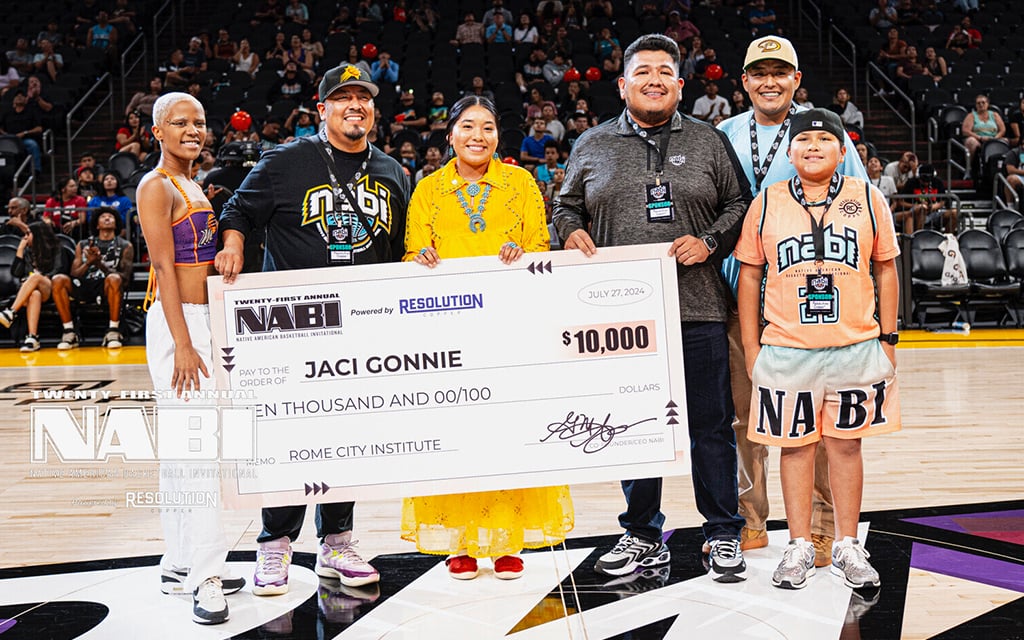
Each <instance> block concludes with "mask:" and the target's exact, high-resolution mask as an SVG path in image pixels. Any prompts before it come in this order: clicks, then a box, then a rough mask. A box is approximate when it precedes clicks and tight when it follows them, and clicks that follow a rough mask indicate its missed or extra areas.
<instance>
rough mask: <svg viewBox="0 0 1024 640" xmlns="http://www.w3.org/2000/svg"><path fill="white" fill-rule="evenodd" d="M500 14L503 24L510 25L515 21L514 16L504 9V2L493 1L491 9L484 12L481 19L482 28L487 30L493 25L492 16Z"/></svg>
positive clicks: (500, 0)
mask: <svg viewBox="0 0 1024 640" xmlns="http://www.w3.org/2000/svg"><path fill="white" fill-rule="evenodd" d="M498 14H501V15H502V16H503V17H504V20H505V24H508V25H511V24H512V23H513V21H514V20H515V16H513V15H512V12H511V11H509V10H508V9H506V8H505V2H504V0H493V1H492V2H491V8H490V9H488V10H487V11H485V12H484V17H483V19H482V21H483V24H484V28H487V27H489V26H491V25H492V24H494V16H496V15H498Z"/></svg>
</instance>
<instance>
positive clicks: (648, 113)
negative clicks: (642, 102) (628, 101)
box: [627, 105, 676, 126]
mask: <svg viewBox="0 0 1024 640" xmlns="http://www.w3.org/2000/svg"><path fill="white" fill-rule="evenodd" d="M627 106H628V107H629V113H630V114H631V115H632V116H633V119H634V120H636V121H637V123H638V124H644V125H647V126H652V125H654V124H655V123H658V124H660V123H663V122H667V121H668V120H671V119H672V114H673V112H675V110H676V109H675V107H672V108H670V109H660V110H659V109H637V108H635V107H633V106H630V105H627Z"/></svg>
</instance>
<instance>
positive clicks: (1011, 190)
mask: <svg viewBox="0 0 1024 640" xmlns="http://www.w3.org/2000/svg"><path fill="white" fill-rule="evenodd" d="M1022 102H1024V101H1022ZM1003 169H1004V170H1005V173H1006V181H1007V182H1008V183H1009V184H1010V186H1009V187H1005V188H1004V189H1005V190H1004V193H1005V196H1006V201H1007V202H1012V201H1013V198H1014V195H1015V194H1016V196H1017V197H1018V198H1021V199H1024V141H1021V140H1020V138H1019V137H1018V139H1017V142H1016V143H1015V145H1014V148H1013V149H1012V150H1011V151H1010V152H1009V153H1008V154H1006V164H1005V165H1003ZM11 202H14V201H13V200H12V201H11ZM7 210H8V211H10V206H9V205H8V207H7Z"/></svg>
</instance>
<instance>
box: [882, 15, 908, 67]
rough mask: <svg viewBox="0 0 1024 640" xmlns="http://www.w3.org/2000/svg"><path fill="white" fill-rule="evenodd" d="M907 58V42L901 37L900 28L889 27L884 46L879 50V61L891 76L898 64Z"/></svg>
mask: <svg viewBox="0 0 1024 640" xmlns="http://www.w3.org/2000/svg"><path fill="white" fill-rule="evenodd" d="M906 58H907V43H906V42H905V41H903V40H901V39H900V30H899V29H897V28H896V27H892V28H891V29H889V31H888V32H887V35H886V40H885V42H884V43H883V44H882V48H881V49H880V50H879V51H878V63H879V64H880V65H882V68H884V69H885V70H886V73H888V74H889V76H892V75H893V74H894V73H895V72H896V66H897V65H898V64H899V63H901V62H903V61H904V60H906Z"/></svg>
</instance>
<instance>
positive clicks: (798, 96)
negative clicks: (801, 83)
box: [793, 87, 814, 109]
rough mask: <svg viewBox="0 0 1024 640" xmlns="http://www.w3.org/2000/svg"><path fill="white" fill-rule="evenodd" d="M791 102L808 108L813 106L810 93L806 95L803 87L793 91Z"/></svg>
mask: <svg viewBox="0 0 1024 640" xmlns="http://www.w3.org/2000/svg"><path fill="white" fill-rule="evenodd" d="M793 102H795V103H797V104H798V105H800V106H801V107H807V108H808V109H813V108H814V103H813V102H811V98H810V95H808V93H807V89H806V88H804V87H798V88H797V90H796V92H794V93H793Z"/></svg>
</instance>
